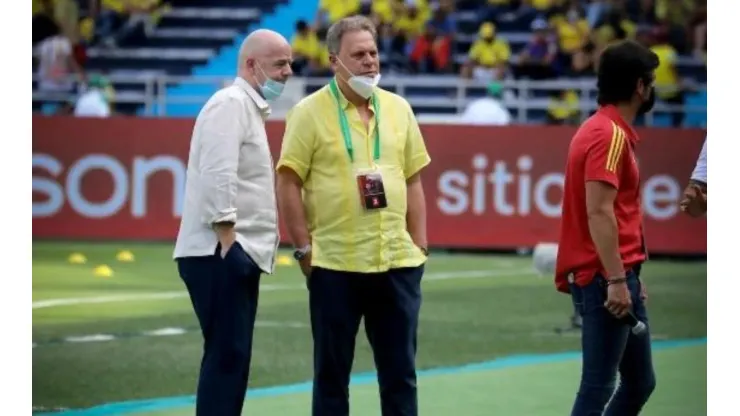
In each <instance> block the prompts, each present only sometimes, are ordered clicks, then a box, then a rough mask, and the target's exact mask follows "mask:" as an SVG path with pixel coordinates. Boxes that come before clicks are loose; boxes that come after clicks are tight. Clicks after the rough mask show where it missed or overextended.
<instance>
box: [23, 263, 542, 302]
mask: <svg viewBox="0 0 740 416" xmlns="http://www.w3.org/2000/svg"><path fill="white" fill-rule="evenodd" d="M525 273H527V274H529V273H531V272H530V271H528V270H527V269H517V268H501V269H490V270H467V271H457V272H455V271H453V272H437V273H427V274H425V275H424V280H425V281H428V280H448V279H479V278H484V277H502V276H514V275H517V274H525ZM299 289H300V290H303V289H305V286H304V285H278V284H264V285H261V286H260V291H261V292H271V291H276V290H299ZM187 296H188V292H186V291H172V292H158V293H129V294H122V295H109V296H96V297H86V298H61V299H44V300H38V301H35V302H33V304H32V305H33V309H42V308H52V307H56V306H69V305H82V304H93V303H111V302H126V301H140V300H157V299H177V298H184V297H187Z"/></svg>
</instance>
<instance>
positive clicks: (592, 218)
mask: <svg viewBox="0 0 740 416" xmlns="http://www.w3.org/2000/svg"><path fill="white" fill-rule="evenodd" d="M588 228H589V231H590V232H591V239H592V240H593V242H594V245H595V246H596V252H597V253H598V254H599V258H600V259H601V264H602V265H603V266H604V269H606V273H607V276H606V277H607V278H608V277H614V276H623V275H624V266H623V264H622V257H621V255H620V254H619V231H618V228H617V219H616V217H615V216H614V212H613V211H607V210H602V211H598V212H594V213H589V215H588Z"/></svg>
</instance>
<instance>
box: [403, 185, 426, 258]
mask: <svg viewBox="0 0 740 416" xmlns="http://www.w3.org/2000/svg"><path fill="white" fill-rule="evenodd" d="M407 192H408V194H407V195H408V196H407V212H406V228H407V230H408V232H409V234H411V239H412V240H413V241H414V244H416V245H417V246H419V247H423V248H425V249H426V248H427V244H428V243H427V206H426V199H425V197H424V187H423V186H422V183H421V179H420V178H414V179H412V180H410V181H409V184H408V188H407Z"/></svg>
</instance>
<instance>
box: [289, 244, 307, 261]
mask: <svg viewBox="0 0 740 416" xmlns="http://www.w3.org/2000/svg"><path fill="white" fill-rule="evenodd" d="M310 252H311V244H308V245H306V246H305V247H303V248H299V249H297V250H296V251H294V252H293V258H294V259H296V260H298V261H301V260H303V259H304V258H306V255H307V254H308V253H310Z"/></svg>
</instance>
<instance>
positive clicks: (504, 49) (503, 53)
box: [496, 40, 511, 62]
mask: <svg viewBox="0 0 740 416" xmlns="http://www.w3.org/2000/svg"><path fill="white" fill-rule="evenodd" d="M496 55H497V57H498V59H499V60H501V61H504V62H508V61H509V59H510V58H511V49H510V48H509V43H508V42H506V41H503V40H501V41H498V42H496Z"/></svg>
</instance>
